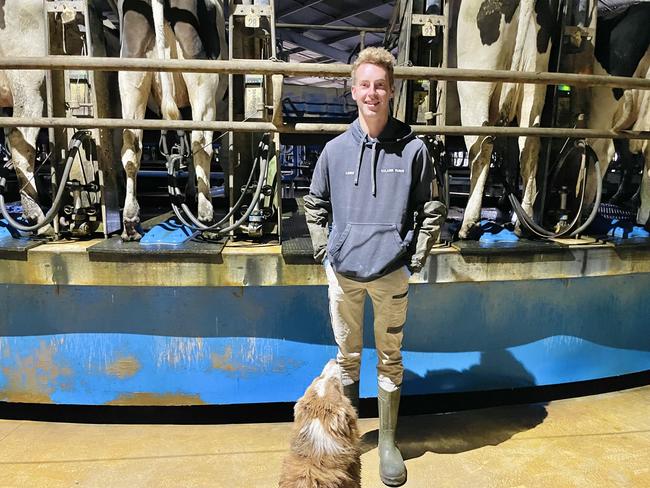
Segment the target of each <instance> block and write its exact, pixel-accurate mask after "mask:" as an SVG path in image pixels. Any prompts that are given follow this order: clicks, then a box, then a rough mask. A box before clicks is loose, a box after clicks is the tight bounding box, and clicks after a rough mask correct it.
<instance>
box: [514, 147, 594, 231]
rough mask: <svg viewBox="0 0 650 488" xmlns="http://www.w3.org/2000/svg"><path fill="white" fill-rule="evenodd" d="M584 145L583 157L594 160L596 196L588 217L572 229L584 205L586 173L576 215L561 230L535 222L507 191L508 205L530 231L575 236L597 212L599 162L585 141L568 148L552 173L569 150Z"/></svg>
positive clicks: (587, 224)
mask: <svg viewBox="0 0 650 488" xmlns="http://www.w3.org/2000/svg"><path fill="white" fill-rule="evenodd" d="M580 147H584V151H585V158H586V159H587V160H588V159H589V158H588V155H589V156H591V157H592V159H593V160H594V170H595V172H596V174H595V177H596V197H595V199H594V206H593V208H592V210H591V213H590V214H589V217H588V218H587V220H586V221H585V222H584V223H583V224H582V225H581V226H579V227H578V228H577V229H575V230H573V228H574V227H575V225H576V224H577V223H578V221H579V219H580V216H581V214H582V209H583V207H584V198H585V187H586V184H587V173H586V174H585V178H584V180H583V183H582V199H581V200H580V207H579V208H578V211H577V213H576V216H575V217H574V219H573V221H572V222H571V224H570V225H569V226H568V227H567V228H566V229H565V230H563V231H562V232H558V233H554V232H551V231H548V230H546V229H544V228H543V227H541V226H540V225H538V224H536V223H535V222H534V221H533V220H532V218H531V217H530V216H529V215H528V214H527V213H526V212H525V211H524V209H523V207H522V206H521V203H519V200H517V197H515V196H514V194H513V193H512V192H511V191H508V200H509V201H510V205H512V208H513V210H514V212H515V214H517V218H518V219H519V221H520V222H521V223H522V225H523V226H524V227H525V228H526V229H527V230H528V231H529V232H531V233H533V234H535V235H537V236H539V237H542V238H545V239H556V238H558V237H564V236H567V235H571V236H575V235H577V234H579V233H580V232H582V231H583V230H585V229H586V228H587V227H588V226H589V225H590V224H591V222H593V220H594V218H595V217H596V214H597V212H598V207H599V205H600V200H601V197H602V189H603V185H602V179H601V176H602V173H601V171H600V162H599V161H598V157H597V156H596V153H595V152H594V150H593V149H592V148H591V146H589V145H588V144H586V143H580V144H577V145H575V146H574V147H573V148H571V149H569V151H568V152H567V153H566V154H565V155H564V156H563V157H562V158H561V159H560V161H559V162H558V165H557V168H556V171H554V174H555V175H556V174H557V171H559V169H558V168H560V167H561V166H562V165H564V162H565V160H566V159H567V157H568V155H569V154H571V152H572V151H573V150H575V149H577V148H580Z"/></svg>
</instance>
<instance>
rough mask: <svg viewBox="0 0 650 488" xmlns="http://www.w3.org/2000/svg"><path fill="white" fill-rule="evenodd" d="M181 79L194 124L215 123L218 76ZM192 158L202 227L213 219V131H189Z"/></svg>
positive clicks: (199, 74) (190, 76)
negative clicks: (211, 177) (211, 185)
mask: <svg viewBox="0 0 650 488" xmlns="http://www.w3.org/2000/svg"><path fill="white" fill-rule="evenodd" d="M183 78H184V79H185V83H186V84H187V87H188V90H187V91H188V94H189V97H190V103H191V105H192V118H193V119H194V120H201V121H203V120H206V121H211V120H215V117H216V99H215V94H216V90H217V83H218V75H214V74H206V73H184V74H183ZM191 146H192V158H193V161H194V171H195V173H196V187H197V191H198V217H199V220H200V221H201V222H203V223H206V224H207V223H210V222H212V220H213V218H214V211H213V207H212V197H211V196H210V163H211V161H212V154H213V149H212V131H209V130H206V131H200V130H195V131H192V138H191Z"/></svg>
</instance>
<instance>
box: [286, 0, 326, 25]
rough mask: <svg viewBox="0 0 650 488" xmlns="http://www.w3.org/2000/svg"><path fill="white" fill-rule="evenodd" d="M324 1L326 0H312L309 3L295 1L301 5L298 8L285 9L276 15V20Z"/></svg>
mask: <svg viewBox="0 0 650 488" xmlns="http://www.w3.org/2000/svg"><path fill="white" fill-rule="evenodd" d="M323 1H324V0H311V1H309V2H307V3H305V4H302V3H298V2H294V3H297V4H298V5H300V6H299V7H297V8H288V9H286V10H283V11H282V12H280V13H279V14H278V15H277V16H276V22H277V21H278V20H281V19H282V17H286V16H288V15H292V14H295V13H296V12H300V11H301V10H305V9H306V8H311V7H313V6H314V5H317V4H319V3H322V2H323Z"/></svg>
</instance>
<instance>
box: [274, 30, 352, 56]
mask: <svg viewBox="0 0 650 488" xmlns="http://www.w3.org/2000/svg"><path fill="white" fill-rule="evenodd" d="M280 37H281V38H282V39H284V40H285V41H289V42H292V43H293V44H297V45H299V46H302V47H304V48H305V49H308V50H310V51H312V52H315V53H317V54H321V55H323V56H327V57H328V58H331V59H335V60H336V61H340V62H341V63H347V62H348V58H349V57H350V53H349V52H347V51H342V50H340V49H336V48H335V47H332V46H330V45H329V44H325V43H323V42H319V41H315V40H314V39H311V38H309V37H306V36H303V35H302V34H298V33H297V32H293V31H289V30H288V31H284V32H282V33H281V34H280Z"/></svg>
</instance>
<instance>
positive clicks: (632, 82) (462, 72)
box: [0, 56, 650, 139]
mask: <svg viewBox="0 0 650 488" xmlns="http://www.w3.org/2000/svg"><path fill="white" fill-rule="evenodd" d="M0 69H21V70H24V69H29V70H34V69H44V70H57V69H87V70H96V71H171V72H177V71H185V72H197V73H224V74H225V73H228V74H262V75H278V74H279V75H284V76H320V77H323V76H331V77H341V78H347V77H349V76H350V71H351V65H346V64H302V63H283V62H276V61H257V60H230V61H207V60H171V59H170V60H158V59H142V58H108V57H103V58H100V57H97V58H88V57H84V56H48V57H15V58H2V59H0ZM395 77H396V78H401V79H418V80H419V79H436V80H446V81H477V82H481V81H483V82H485V81H489V82H521V83H533V84H544V85H548V84H566V85H571V86H601V87H619V88H626V89H642V90H648V89H650V79H645V78H630V77H623V76H607V75H605V76H602V75H578V74H571V73H548V72H521V71H504V70H494V71H490V70H468V69H457V68H429V67H419V66H409V67H404V66H397V67H395ZM0 126H5V127H73V128H77V129H84V128H141V129H178V130H215V131H243V132H268V131H271V132H281V133H338V132H343V131H345V130H346V128H347V125H346V124H319V123H297V124H278V123H276V124H274V123H272V122H224V121H212V122H210V121H191V120H148V119H147V120H132V119H105V118H58V117H57V118H48V117H25V118H20V117H2V118H0ZM412 128H413V130H414V132H415V133H417V134H440V135H465V134H471V135H503V136H539V137H576V138H583V137H584V138H594V139H597V138H612V139H616V138H623V139H650V131H632V130H624V131H613V130H597V129H566V128H546V127H528V128H522V127H494V126H482V127H463V126H435V125H427V126H422V125H413V126H412Z"/></svg>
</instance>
